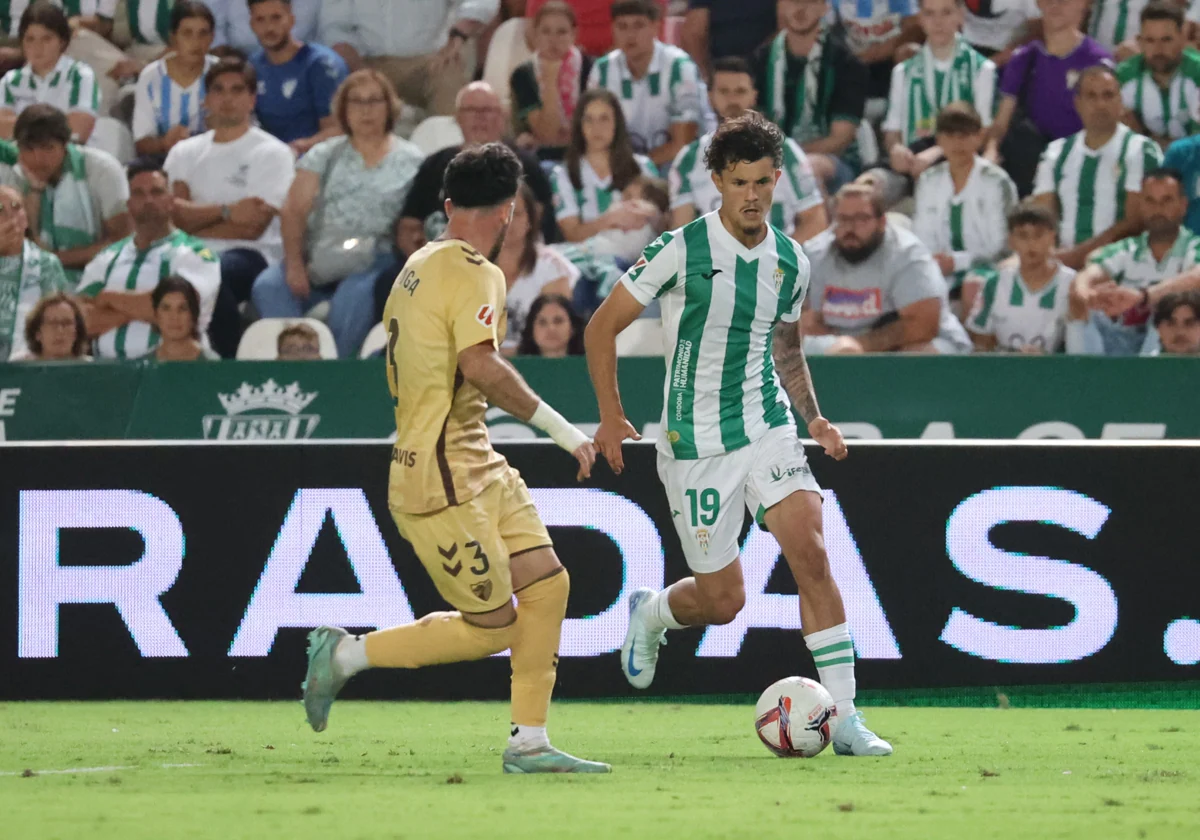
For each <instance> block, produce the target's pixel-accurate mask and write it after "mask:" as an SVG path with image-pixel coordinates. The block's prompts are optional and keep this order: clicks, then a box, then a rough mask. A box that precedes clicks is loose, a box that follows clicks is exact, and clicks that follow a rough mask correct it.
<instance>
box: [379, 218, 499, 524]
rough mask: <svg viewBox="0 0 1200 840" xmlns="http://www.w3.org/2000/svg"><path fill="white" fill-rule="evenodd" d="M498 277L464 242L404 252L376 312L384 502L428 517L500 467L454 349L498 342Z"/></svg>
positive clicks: (480, 404) (476, 394) (482, 407)
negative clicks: (386, 472) (381, 360)
mask: <svg viewBox="0 0 1200 840" xmlns="http://www.w3.org/2000/svg"><path fill="white" fill-rule="evenodd" d="M505 291H506V284H505V282H504V273H503V272H502V271H500V269H499V268H497V267H496V266H495V265H493V264H492V263H490V262H488V261H487V259H485V258H484V257H483V255H481V254H480V253H479V252H478V251H476V250H475V249H474V248H472V247H471V246H470V245H468V244H467V243H465V242H463V241H461V240H457V239H449V240H441V241H437V242H431V243H429V244H428V245H426V246H425V247H424V248H422V249H421V250H419V251H417V252H416V253H415V254H413V255H412V256H411V257H409V258H408V262H407V263H406V264H405V266H404V269H403V271H401V272H400V276H399V277H398V278H397V279H396V283H395V285H394V286H393V287H392V293H391V294H390V295H389V296H388V300H387V305H386V306H385V307H384V310H383V323H384V324H385V325H386V326H387V331H388V345H387V377H388V389H389V390H390V391H391V392H392V397H393V398H394V400H395V405H396V445H395V446H394V447H393V449H392V464H391V474H390V482H389V488H388V503H389V506H390V507H391V508H392V509H393V510H396V511H400V512H402V513H431V512H433V511H437V510H441V509H442V508H444V507H446V506H448V505H459V504H462V503H463V502H465V501H467V500H469V499H471V498H473V497H474V496H476V495H477V494H479V493H480V492H482V491H483V490H484V488H486V487H487V486H488V485H489V484H491V483H492V482H493V481H496V480H497V479H498V478H500V477H501V476H502V475H503V474H504V471H505V469H506V467H507V462H506V461H505V460H504V458H503V457H502V456H501V455H500V454H499V453H498V452H496V451H495V450H494V449H492V444H491V441H490V440H489V439H488V431H487V426H486V425H485V423H484V413H485V412H486V411H487V402H486V400H485V399H484V397H483V394H482V393H480V391H479V389H477V388H476V387H475V386H473V385H471V384H470V383H469V382H466V381H464V379H463V376H462V373H461V372H460V371H459V369H458V354H459V352H460V351H461V350H464V349H466V348H467V347H471V346H473V345H475V344H480V343H482V342H485V341H490V342H491V343H492V344H494V345H495V346H496V347H499V346H500V336H503V335H504V333H505V327H506V321H507V318H506V315H505V310H504V297H505Z"/></svg>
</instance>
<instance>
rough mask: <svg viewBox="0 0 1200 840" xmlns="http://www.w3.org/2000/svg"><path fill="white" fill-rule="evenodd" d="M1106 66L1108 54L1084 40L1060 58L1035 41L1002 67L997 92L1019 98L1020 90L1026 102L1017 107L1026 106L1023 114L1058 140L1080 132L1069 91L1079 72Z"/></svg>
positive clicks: (1100, 47)
mask: <svg viewBox="0 0 1200 840" xmlns="http://www.w3.org/2000/svg"><path fill="white" fill-rule="evenodd" d="M1105 62H1107V63H1108V64H1110V65H1111V64H1112V63H1113V59H1112V56H1111V55H1110V54H1109V52H1108V50H1106V49H1104V47H1102V46H1100V44H1098V43H1097V42H1096V41H1093V40H1092V39H1091V38H1088V37H1086V36H1085V37H1084V39H1083V40H1082V41H1081V42H1080V43H1079V46H1078V47H1076V48H1075V50H1074V51H1073V52H1072V53H1071V54H1070V55H1067V56H1061V57H1060V56H1057V55H1051V54H1050V53H1048V52H1046V45H1045V44H1043V43H1042V42H1041V41H1034V42H1033V43H1031V44H1026V45H1025V46H1023V47H1021V48H1020V49H1018V50H1017V51H1016V52H1014V53H1013V57H1012V58H1011V59H1009V62H1008V64H1007V65H1006V66H1005V67H1004V75H1003V77H1002V78H1001V80H1000V92H1001V93H1002V94H1005V95H1006V96H1015V97H1020V95H1021V89H1022V87H1023V88H1024V89H1025V101H1024V102H1018V103H1017V104H1018V105H1024V106H1025V113H1026V114H1028V115H1029V118H1030V119H1032V120H1033V122H1034V124H1036V125H1037V127H1038V129H1039V130H1040V131H1041V132H1042V134H1044V135H1046V139H1047V140H1058V139H1059V138H1060V137H1068V136H1070V135H1072V134H1074V133H1076V132H1077V131H1081V130H1082V129H1083V123H1082V122H1080V121H1079V114H1077V113H1076V112H1075V94H1074V93H1073V92H1072V90H1071V88H1072V86H1073V85H1074V84H1075V79H1076V78H1077V77H1078V76H1079V73H1080V71H1081V70H1083V69H1085V68H1087V67H1091V66H1092V65H1093V64H1101V63H1105ZM1026 74H1028V77H1029V78H1028V82H1026Z"/></svg>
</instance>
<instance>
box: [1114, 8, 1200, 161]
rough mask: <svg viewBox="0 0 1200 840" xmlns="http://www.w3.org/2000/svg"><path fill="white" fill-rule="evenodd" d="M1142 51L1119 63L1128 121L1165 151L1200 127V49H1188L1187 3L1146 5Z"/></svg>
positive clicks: (1140, 34) (1118, 78) (1119, 78)
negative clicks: (1175, 141)
mask: <svg viewBox="0 0 1200 840" xmlns="http://www.w3.org/2000/svg"><path fill="white" fill-rule="evenodd" d="M1138 43H1139V44H1141V46H1142V52H1141V53H1140V54H1139V55H1135V56H1132V57H1131V58H1128V59H1126V60H1125V61H1122V62H1121V63H1120V64H1119V65H1118V66H1117V80H1118V81H1120V83H1121V99H1122V100H1124V102H1125V108H1126V111H1125V122H1126V123H1127V124H1128V125H1129V127H1130V128H1132V129H1133V130H1134V131H1136V132H1138V133H1139V134H1148V135H1149V136H1150V137H1153V138H1154V140H1155V141H1156V142H1157V143H1158V145H1159V146H1161V147H1162V149H1163V151H1166V148H1167V146H1169V145H1170V144H1171V141H1172V140H1178V139H1180V138H1181V137H1187V136H1188V135H1190V134H1194V133H1195V132H1196V131H1197V130H1198V129H1200V53H1198V52H1196V51H1195V50H1193V49H1186V47H1187V38H1186V37H1185V35H1184V20H1183V9H1181V8H1179V7H1178V6H1176V5H1175V4H1174V3H1172V2H1170V0H1154V2H1152V3H1150V5H1148V6H1146V8H1145V9H1143V10H1142V30H1141V32H1140V33H1139V34H1138Z"/></svg>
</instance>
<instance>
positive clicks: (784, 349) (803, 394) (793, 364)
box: [772, 321, 821, 426]
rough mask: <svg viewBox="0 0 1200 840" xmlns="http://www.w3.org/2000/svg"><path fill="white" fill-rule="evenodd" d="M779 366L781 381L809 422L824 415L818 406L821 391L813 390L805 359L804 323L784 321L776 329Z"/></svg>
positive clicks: (803, 416)
mask: <svg viewBox="0 0 1200 840" xmlns="http://www.w3.org/2000/svg"><path fill="white" fill-rule="evenodd" d="M772 350H773V355H774V357H775V370H776V371H778V373H779V381H780V382H782V383H783V387H784V390H786V391H787V394H788V396H789V397H790V398H791V400H792V405H794V406H795V407H796V411H797V412H798V413H799V414H800V417H801V418H802V419H803V420H804V424H805V425H806V426H807V425H808V424H809V423H811V422H812V421H814V420H816V419H817V418H818V417H820V416H821V409H819V408H817V395H816V392H814V391H813V385H812V374H810V373H809V372H808V362H807V361H805V359H804V346H803V344H802V343H801V338H800V324H799V323H795V324H789V323H787V322H786V321H781V322H780V323H779V325H778V326H777V327H776V330H775V339H774V346H773V348H772Z"/></svg>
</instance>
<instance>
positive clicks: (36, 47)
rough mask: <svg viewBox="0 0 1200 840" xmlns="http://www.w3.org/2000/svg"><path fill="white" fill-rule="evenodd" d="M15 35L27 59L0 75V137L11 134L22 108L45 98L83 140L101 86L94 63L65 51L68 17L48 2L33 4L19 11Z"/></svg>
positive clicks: (91, 124)
mask: <svg viewBox="0 0 1200 840" xmlns="http://www.w3.org/2000/svg"><path fill="white" fill-rule="evenodd" d="M19 34H20V38H21V51H22V52H23V53H24V55H25V64H24V65H23V66H21V67H18V68H17V69H15V70H9V71H8V72H7V73H5V74H4V77H3V78H0V137H5V138H11V137H12V135H13V126H14V125H15V124H16V121H17V116H18V115H20V113H21V112H22V111H24V110H25V109H26V108H28V107H29V106H30V105H34V104H37V103H45V104H48V105H53V106H54V107H55V108H57V109H58V110H60V111H62V112H63V113H64V114H66V115H67V122H69V123H70V125H71V133H72V135H73V136H74V138H75V139H76V141H77V142H79V143H81V144H82V143H87V141H88V139H89V138H90V137H91V135H92V129H93V128H94V127H95V125H96V114H97V111H98V110H99V108H100V89H99V88H98V87H97V86H96V74H95V72H94V71H93V70H92V68H91V67H89V66H88V65H86V64H84V63H83V62H82V61H76V60H75V59H73V58H71V57H69V56H67V55H66V51H67V45H68V44H70V43H71V27H70V25H69V24H68V23H67V16H66V15H65V14H64V13H63V11H62V9H59V8H57V7H55V6H51V5H48V4H38V5H35V6H31V7H30V8H29V9H28V10H26V12H25V13H24V14H23V15H21V24H20V30H19Z"/></svg>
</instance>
